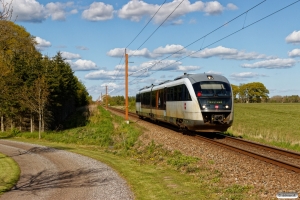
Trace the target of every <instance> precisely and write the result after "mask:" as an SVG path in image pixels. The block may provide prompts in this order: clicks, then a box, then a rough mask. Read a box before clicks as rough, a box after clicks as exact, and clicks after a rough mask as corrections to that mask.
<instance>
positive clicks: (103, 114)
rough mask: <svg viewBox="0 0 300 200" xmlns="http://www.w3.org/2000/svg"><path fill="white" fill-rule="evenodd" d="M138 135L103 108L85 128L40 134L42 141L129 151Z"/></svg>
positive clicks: (26, 134)
mask: <svg viewBox="0 0 300 200" xmlns="http://www.w3.org/2000/svg"><path fill="white" fill-rule="evenodd" d="M77 115H78V113H77ZM79 118H81V117H79ZM140 134H141V131H140V130H138V129H135V128H133V127H132V126H128V125H127V124H126V123H125V121H124V119H123V118H121V117H119V116H113V115H112V114H111V113H110V112H108V111H107V110H105V109H104V108H103V107H98V108H97V109H95V110H94V111H93V112H92V113H91V114H90V117H89V119H88V121H87V123H86V125H85V126H81V127H77V128H73V129H67V130H63V131H57V132H55V131H54V132H46V133H43V134H42V139H44V140H47V141H50V142H57V143H65V144H78V145H96V146H100V147H111V148H117V149H120V148H123V147H124V148H125V149H129V148H130V147H132V146H133V145H134V143H135V142H136V141H137V139H138V136H139V135H140ZM16 137H21V138H37V133H29V132H26V133H18V134H17V135H16Z"/></svg>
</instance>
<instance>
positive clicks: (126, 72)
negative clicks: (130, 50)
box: [125, 49, 129, 124]
mask: <svg viewBox="0 0 300 200" xmlns="http://www.w3.org/2000/svg"><path fill="white" fill-rule="evenodd" d="M125 121H126V123H127V124H128V123H129V121H128V54H127V53H126V49H125Z"/></svg>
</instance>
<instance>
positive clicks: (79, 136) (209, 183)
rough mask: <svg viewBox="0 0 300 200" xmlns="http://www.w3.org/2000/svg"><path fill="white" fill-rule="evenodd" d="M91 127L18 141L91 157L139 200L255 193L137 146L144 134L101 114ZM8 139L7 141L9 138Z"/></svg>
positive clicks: (161, 151) (191, 162) (190, 162)
mask: <svg viewBox="0 0 300 200" xmlns="http://www.w3.org/2000/svg"><path fill="white" fill-rule="evenodd" d="M88 121H89V122H88V123H87V125H86V126H82V127H78V128H74V129H69V130H65V131H61V132H49V133H45V134H43V135H42V140H38V139H37V133H18V134H17V135H15V136H14V138H13V139H16V140H19V141H25V142H30V143H38V144H42V145H46V146H52V147H55V148H59V149H65V150H69V151H72V152H75V153H79V154H82V155H86V156H88V157H92V158H94V159H97V160H99V161H102V162H104V163H106V164H108V165H109V166H111V167H112V168H114V169H115V170H116V171H117V172H118V173H119V174H120V175H121V176H122V177H124V178H125V179H126V181H127V182H128V184H129V185H130V187H131V189H132V191H133V192H134V194H135V197H136V199H249V198H248V194H247V193H248V191H249V190H250V189H251V187H248V186H243V185H226V184H224V183H223V181H222V173H221V172H218V171H212V170H210V169H209V168H207V167H206V166H209V164H207V165H203V163H202V164H201V162H200V159H199V158H195V157H190V156H185V155H183V154H182V153H181V152H179V151H174V152H171V151H168V150H166V149H165V148H164V147H163V146H161V145H156V144H155V143H154V142H152V143H150V144H149V145H146V146H145V145H143V144H142V143H141V142H139V141H138V137H139V135H140V134H142V131H143V128H142V127H138V126H137V125H135V124H133V123H131V124H129V125H128V124H126V123H124V120H123V118H121V117H118V116H115V115H112V114H111V113H109V112H108V111H106V110H105V109H103V108H101V107H100V108H99V110H97V111H96V112H95V113H94V114H93V115H92V116H91V117H90V118H89V120H88ZM6 137H7V135H6Z"/></svg>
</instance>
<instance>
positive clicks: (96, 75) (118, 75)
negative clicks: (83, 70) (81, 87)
mask: <svg viewBox="0 0 300 200" xmlns="http://www.w3.org/2000/svg"><path fill="white" fill-rule="evenodd" d="M85 78H86V79H91V80H98V79H102V80H115V79H124V73H123V72H122V71H117V70H114V71H105V70H98V71H94V72H90V73H88V74H87V75H85Z"/></svg>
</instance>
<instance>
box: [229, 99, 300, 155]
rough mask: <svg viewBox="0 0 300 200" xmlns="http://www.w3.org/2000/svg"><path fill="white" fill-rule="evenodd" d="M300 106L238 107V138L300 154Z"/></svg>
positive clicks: (235, 112)
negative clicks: (295, 151)
mask: <svg viewBox="0 0 300 200" xmlns="http://www.w3.org/2000/svg"><path fill="white" fill-rule="evenodd" d="M299 119H300V104H297V103H295V104H292V103H288V104H283V103H278V104H277V103H269V104H268V103H260V104H235V106H234V123H233V126H232V127H231V128H230V129H229V130H228V132H229V133H232V134H233V135H236V136H242V137H244V138H247V139H251V140H256V141H259V142H263V143H267V144H272V145H276V146H279V147H284V148H288V149H292V150H297V151H300V146H299V145H300V121H299Z"/></svg>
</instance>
